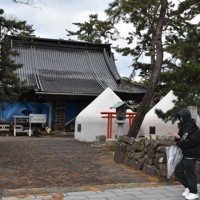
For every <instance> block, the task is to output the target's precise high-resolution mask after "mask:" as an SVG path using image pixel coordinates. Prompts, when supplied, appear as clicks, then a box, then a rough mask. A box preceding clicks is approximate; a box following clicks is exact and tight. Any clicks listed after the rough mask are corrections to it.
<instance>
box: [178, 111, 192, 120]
mask: <svg viewBox="0 0 200 200" xmlns="http://www.w3.org/2000/svg"><path fill="white" fill-rule="evenodd" d="M177 115H178V118H179V119H180V117H181V118H182V119H183V123H187V122H190V121H191V120H192V116H191V112H190V111H189V109H188V108H183V109H181V110H180V111H179V112H178V113H177Z"/></svg>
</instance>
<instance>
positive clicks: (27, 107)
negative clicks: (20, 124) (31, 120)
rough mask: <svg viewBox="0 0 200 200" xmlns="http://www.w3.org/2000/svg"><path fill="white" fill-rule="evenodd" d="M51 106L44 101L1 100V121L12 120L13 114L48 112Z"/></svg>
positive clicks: (23, 114)
mask: <svg viewBox="0 0 200 200" xmlns="http://www.w3.org/2000/svg"><path fill="white" fill-rule="evenodd" d="M48 112H49V108H48V106H47V105H45V104H43V103H33V102H12V103H10V102H0V121H10V120H12V118H13V115H19V116H25V115H26V116H27V115H29V114H30V113H31V114H46V115H47V116H48Z"/></svg>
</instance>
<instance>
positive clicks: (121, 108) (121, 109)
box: [110, 101, 132, 139]
mask: <svg viewBox="0 0 200 200" xmlns="http://www.w3.org/2000/svg"><path fill="white" fill-rule="evenodd" d="M110 108H111V109H116V121H115V122H116V123H117V125H118V127H117V135H115V138H116V139H117V138H119V136H120V135H123V125H124V124H125V123H126V122H125V120H126V110H127V109H128V108H129V109H132V108H131V107H130V106H129V105H128V104H127V103H126V102H124V101H122V102H118V103H117V104H115V105H114V106H111V107H110Z"/></svg>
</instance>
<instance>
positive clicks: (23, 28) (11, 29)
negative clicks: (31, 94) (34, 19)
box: [0, 9, 34, 102]
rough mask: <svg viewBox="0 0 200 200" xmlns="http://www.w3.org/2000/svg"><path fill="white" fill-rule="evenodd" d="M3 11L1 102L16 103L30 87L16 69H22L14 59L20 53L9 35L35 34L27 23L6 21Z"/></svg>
mask: <svg viewBox="0 0 200 200" xmlns="http://www.w3.org/2000/svg"><path fill="white" fill-rule="evenodd" d="M3 12H4V11H3V10H2V9H1V12H0V101H1V102H2V101H14V100H16V99H17V98H18V97H19V96H20V95H21V94H22V93H23V92H25V91H27V89H29V87H28V86H27V85H26V83H25V82H21V81H20V79H19V77H18V76H17V74H16V73H15V71H16V69H18V68H20V67H22V65H21V64H16V63H14V61H13V60H12V57H14V56H18V53H17V52H16V51H15V50H13V49H12V48H11V45H10V40H9V35H16V36H21V37H24V36H28V35H30V34H32V33H33V32H34V30H33V29H32V26H29V25H27V24H26V22H25V21H16V20H14V19H6V18H5V17H4V16H3Z"/></svg>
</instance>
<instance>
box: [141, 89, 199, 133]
mask: <svg viewBox="0 0 200 200" xmlns="http://www.w3.org/2000/svg"><path fill="white" fill-rule="evenodd" d="M174 100H177V97H176V96H175V95H174V93H173V91H172V90H171V91H170V92H169V93H168V94H167V95H166V96H165V97H163V98H162V99H161V100H160V101H159V102H158V103H157V104H156V105H155V106H154V107H153V108H152V109H151V110H150V111H149V112H148V113H147V114H146V115H145V118H144V120H143V122H142V125H141V127H140V131H139V136H145V137H149V131H150V130H149V129H150V127H155V135H159V136H167V135H172V134H174V133H177V132H178V125H177V122H175V123H174V124H173V123H172V122H171V121H170V122H167V123H166V122H164V121H163V120H162V119H160V118H158V116H157V115H156V113H155V110H156V109H160V110H162V111H163V112H167V111H168V110H170V109H172V108H173V107H174V103H173V101H174ZM188 109H189V110H190V111H191V114H192V117H193V118H194V119H195V120H196V121H197V125H198V124H199V122H200V121H199V116H198V115H197V108H196V107H195V106H188Z"/></svg>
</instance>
